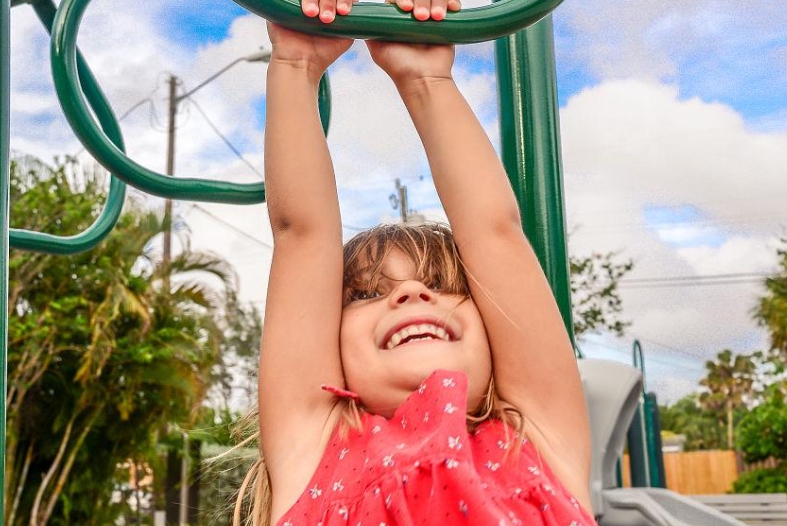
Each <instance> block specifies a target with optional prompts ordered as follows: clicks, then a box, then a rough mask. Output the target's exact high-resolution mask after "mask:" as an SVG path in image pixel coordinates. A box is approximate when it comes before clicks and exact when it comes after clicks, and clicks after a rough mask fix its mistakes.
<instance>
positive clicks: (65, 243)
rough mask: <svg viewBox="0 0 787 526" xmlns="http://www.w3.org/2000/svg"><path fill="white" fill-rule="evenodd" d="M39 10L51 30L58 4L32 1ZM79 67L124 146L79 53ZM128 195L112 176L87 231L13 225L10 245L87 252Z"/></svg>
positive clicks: (99, 111) (104, 122)
mask: <svg viewBox="0 0 787 526" xmlns="http://www.w3.org/2000/svg"><path fill="white" fill-rule="evenodd" d="M29 3H30V4H31V5H32V7H33V9H34V10H35V12H36V15H37V16H38V18H39V20H41V23H42V24H43V25H44V27H45V28H46V29H47V31H48V32H50V33H51V32H52V22H53V19H54V16H55V11H56V8H55V5H54V3H52V1H51V0H43V1H36V2H29ZM76 59H77V69H78V72H79V73H78V74H79V77H80V79H81V80H82V83H83V84H84V85H85V88H86V96H87V99H88V101H89V102H90V107H91V108H92V109H93V111H94V112H95V113H96V115H97V116H98V119H99V121H100V122H101V126H102V127H103V128H104V130H105V131H106V133H107V134H108V135H109V137H110V138H111V140H112V142H113V143H115V144H117V145H118V146H117V147H118V148H119V149H121V150H122V149H123V148H124V146H123V135H122V134H121V132H120V128H119V126H118V123H117V120H116V119H115V115H114V114H113V113H112V108H111V107H110V106H109V103H108V102H107V100H106V97H104V94H103V93H102V92H101V89H100V88H99V87H98V84H97V82H96V79H95V77H94V76H93V74H92V72H91V71H90V68H89V67H88V66H87V63H86V62H85V60H84V59H83V58H82V56H81V54H80V53H79V52H77V57H76ZM125 197H126V184H125V183H124V182H123V181H121V180H120V179H118V178H116V177H114V176H110V183H109V190H108V192H107V201H106V203H105V204H104V208H103V209H102V210H101V213H100V214H99V216H98V217H97V218H96V220H95V221H94V222H93V224H92V225H90V227H88V228H87V229H86V230H85V231H84V232H81V233H79V234H77V235H73V236H56V235H52V234H46V233H43V232H33V231H31V230H23V229H16V228H12V229H10V232H9V238H10V239H9V241H10V246H11V248H16V249H21V250H29V251H33V252H43V253H47V254H76V253H78V252H84V251H85V250H90V249H91V248H93V247H95V246H96V245H98V244H99V243H100V242H101V241H102V240H103V239H104V238H105V237H107V235H109V233H110V232H111V231H112V229H113V228H114V227H115V224H116V223H117V221H118V218H119V217H120V214H121V212H122V210H123V201H124V200H125Z"/></svg>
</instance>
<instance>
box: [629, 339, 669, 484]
mask: <svg viewBox="0 0 787 526" xmlns="http://www.w3.org/2000/svg"><path fill="white" fill-rule="evenodd" d="M631 352H632V354H633V360H634V367H635V368H636V369H639V370H640V372H641V373H642V393H641V394H640V397H639V403H638V404H637V409H636V411H635V412H634V419H633V420H632V422H631V426H630V427H629V429H628V433H627V437H628V446H629V459H630V461H631V485H632V486H634V487H635V488H648V487H650V488H666V487H667V481H666V478H665V475H664V456H663V455H662V454H661V420H660V419H659V405H658V402H657V401H656V394H655V393H648V392H647V390H646V386H645V357H644V355H643V352H642V344H640V343H639V340H634V343H633V345H632V349H631Z"/></svg>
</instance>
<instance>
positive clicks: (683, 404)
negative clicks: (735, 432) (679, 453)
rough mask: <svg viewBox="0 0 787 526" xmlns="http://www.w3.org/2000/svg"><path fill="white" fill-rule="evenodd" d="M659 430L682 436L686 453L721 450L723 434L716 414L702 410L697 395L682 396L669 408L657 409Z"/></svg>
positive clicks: (722, 427) (721, 425)
mask: <svg viewBox="0 0 787 526" xmlns="http://www.w3.org/2000/svg"><path fill="white" fill-rule="evenodd" d="M659 416H660V417H661V428H662V429H664V430H669V431H672V432H674V433H678V434H681V435H684V436H685V437H686V442H685V443H684V445H683V447H684V449H685V450H686V451H696V450H708V449H723V448H724V447H725V432H724V426H723V424H722V422H721V421H720V420H719V418H718V414H717V413H715V412H713V411H709V410H706V409H703V408H702V407H701V406H700V403H699V400H698V399H697V395H694V394H690V395H687V396H684V397H683V398H681V399H680V400H678V401H677V402H675V403H674V404H673V405H671V406H669V407H659Z"/></svg>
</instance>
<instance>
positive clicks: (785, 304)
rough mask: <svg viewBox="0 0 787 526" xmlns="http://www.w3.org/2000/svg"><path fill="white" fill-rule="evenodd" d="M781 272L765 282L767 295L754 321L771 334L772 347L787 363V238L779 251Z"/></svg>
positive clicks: (758, 307) (761, 302)
mask: <svg viewBox="0 0 787 526" xmlns="http://www.w3.org/2000/svg"><path fill="white" fill-rule="evenodd" d="M777 255H778V258H779V270H778V271H777V272H776V273H775V274H774V275H772V276H770V277H768V278H767V279H766V280H765V294H764V295H763V296H762V297H761V298H760V300H759V303H758V305H757V307H756V308H755V310H754V319H755V320H756V321H757V323H758V324H759V325H760V326H761V327H765V328H766V329H767V330H768V332H770V334H771V347H772V348H773V349H774V350H776V351H778V352H779V353H780V354H781V358H782V360H784V361H787V238H784V239H782V247H781V248H779V249H778V250H777Z"/></svg>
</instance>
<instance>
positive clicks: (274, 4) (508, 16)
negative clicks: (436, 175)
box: [234, 0, 563, 44]
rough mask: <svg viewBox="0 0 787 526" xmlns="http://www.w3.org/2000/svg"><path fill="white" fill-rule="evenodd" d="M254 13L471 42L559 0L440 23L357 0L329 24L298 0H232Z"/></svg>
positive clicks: (512, 1) (403, 37)
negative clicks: (307, 12)
mask: <svg viewBox="0 0 787 526" xmlns="http://www.w3.org/2000/svg"><path fill="white" fill-rule="evenodd" d="M234 1H235V3H237V4H239V5H241V6H243V7H245V8H246V9H248V10H249V11H251V12H252V13H256V14H258V15H260V16H261V17H263V18H265V19H267V20H270V21H271V22H276V23H277V24H281V25H284V26H287V27H289V28H292V29H296V30H298V31H303V32H305V33H312V34H319V35H325V36H342V37H348V38H359V39H364V40H368V39H376V40H391V41H398V42H420V43H424V44H449V43H450V44H475V43H478V42H486V41H489V40H495V39H497V38H500V37H503V36H506V35H510V34H511V33H515V32H517V31H519V30H521V29H524V28H526V27H528V26H530V25H532V24H534V23H536V22H538V21H539V20H541V19H542V18H544V17H545V16H547V15H548V14H549V13H551V12H552V11H553V10H554V9H555V8H556V7H557V6H558V5H560V3H561V2H562V1H563V0H502V1H500V2H496V3H495V4H493V5H489V6H483V7H476V8H473V9H463V10H462V11H460V12H458V13H448V16H446V18H445V20H441V21H439V22H436V21H433V20H427V21H423V22H419V21H416V20H415V19H414V18H413V16H412V14H411V13H406V12H404V11H401V10H400V9H398V8H397V7H395V6H393V5H390V4H370V3H360V4H357V5H355V6H354V7H353V8H352V12H351V13H350V14H349V15H347V16H338V17H337V18H336V20H335V21H334V22H332V23H331V24H323V23H322V22H320V21H319V19H317V18H309V17H306V16H304V15H303V13H302V11H301V5H300V1H299V0H234Z"/></svg>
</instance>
